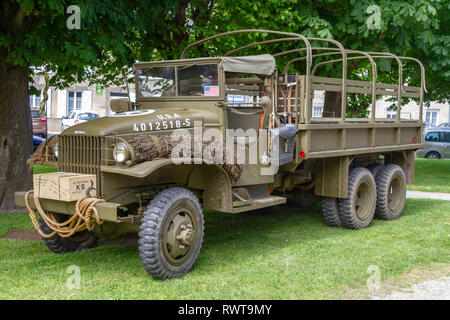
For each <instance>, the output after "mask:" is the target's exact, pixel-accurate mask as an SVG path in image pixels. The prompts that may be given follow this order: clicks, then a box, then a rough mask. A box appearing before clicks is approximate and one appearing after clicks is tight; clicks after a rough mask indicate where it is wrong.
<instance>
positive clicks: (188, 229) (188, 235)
mask: <svg viewBox="0 0 450 320" xmlns="http://www.w3.org/2000/svg"><path fill="white" fill-rule="evenodd" d="M180 228H181V231H180V232H179V233H178V235H177V237H176V238H177V240H179V241H180V242H181V243H182V244H183V245H186V246H190V245H191V244H192V242H193V241H194V238H195V230H194V228H193V227H192V224H188V225H187V226H186V225H181V226H180Z"/></svg>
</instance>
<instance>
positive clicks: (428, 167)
mask: <svg viewBox="0 0 450 320" xmlns="http://www.w3.org/2000/svg"><path fill="white" fill-rule="evenodd" d="M408 190H414V191H426V192H444V193H450V160H442V159H416V170H415V179H414V184H410V185H408Z"/></svg>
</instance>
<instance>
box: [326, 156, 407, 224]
mask: <svg viewBox="0 0 450 320" xmlns="http://www.w3.org/2000/svg"><path fill="white" fill-rule="evenodd" d="M405 202H406V177H405V174H404V172H403V170H402V168H401V167H400V166H398V165H396V164H389V165H387V166H383V165H381V164H374V165H371V166H369V167H368V168H367V169H366V168H355V169H350V171H349V182H348V195H347V198H346V199H337V198H331V197H324V198H323V200H322V210H323V215H324V218H325V222H326V223H327V224H328V225H329V226H333V227H341V226H343V227H345V228H349V229H362V228H366V227H368V226H369V225H370V223H371V222H372V219H373V217H374V216H375V217H377V218H380V219H383V220H394V219H397V218H399V217H400V216H401V214H402V212H403V209H404V206H405Z"/></svg>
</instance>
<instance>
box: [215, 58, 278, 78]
mask: <svg viewBox="0 0 450 320" xmlns="http://www.w3.org/2000/svg"><path fill="white" fill-rule="evenodd" d="M222 67H223V70H225V71H227V72H239V73H254V74H265V75H271V74H272V73H273V71H274V69H275V58H274V57H273V56H271V55H270V54H261V55H257V56H242V57H222Z"/></svg>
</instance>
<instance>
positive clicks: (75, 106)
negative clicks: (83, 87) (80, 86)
mask: <svg viewBox="0 0 450 320" xmlns="http://www.w3.org/2000/svg"><path fill="white" fill-rule="evenodd" d="M81 97H82V92H77V91H69V92H68V93H67V114H69V113H70V112H72V111H73V110H81Z"/></svg>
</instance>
